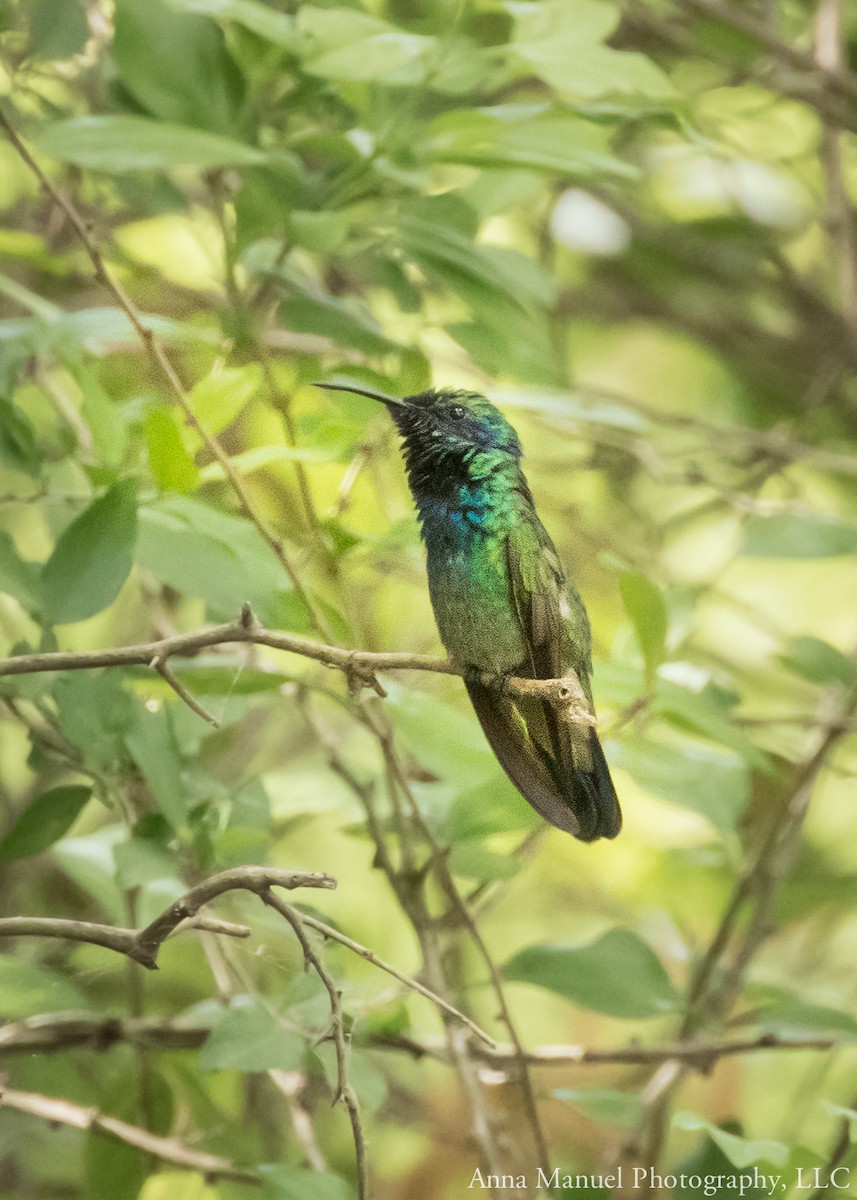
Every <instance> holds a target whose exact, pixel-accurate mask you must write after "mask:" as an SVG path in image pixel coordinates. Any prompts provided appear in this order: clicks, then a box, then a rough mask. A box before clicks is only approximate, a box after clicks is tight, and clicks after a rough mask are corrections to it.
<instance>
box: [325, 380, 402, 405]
mask: <svg viewBox="0 0 857 1200" xmlns="http://www.w3.org/2000/svg"><path fill="white" fill-rule="evenodd" d="M313 387H319V388H324V390H325V391H326V392H352V393H353V394H354V395H355V396H367V397H368V398H369V399H370V400H380V402H381V403H382V404H393V405H395V406H396V407H397V408H406V407H407V405H406V404H405V401H404V400H400V399H399V398H398V397H397V396H388V395H387V393H386V392H377V391H375V389H374V388H367V387H357V385H356V384H353V383H314V384H313Z"/></svg>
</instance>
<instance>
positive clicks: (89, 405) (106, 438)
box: [77, 364, 128, 469]
mask: <svg viewBox="0 0 857 1200" xmlns="http://www.w3.org/2000/svg"><path fill="white" fill-rule="evenodd" d="M77 375H78V381H79V383H80V386H81V389H82V391H83V404H82V406H81V413H82V415H83V419H84V420H85V421H86V423H87V425H88V426H89V429H90V432H91V433H92V448H93V450H94V452H95V454H96V456H97V458H98V461H99V462H100V463H102V464H103V465H104V466H105V467H110V468H112V469H115V468H117V467H118V466H119V464H120V463H121V462H122V458H123V456H124V454H125V447H126V443H127V440H128V439H127V433H126V429H125V422H124V421H123V419H122V414H121V412H120V410H119V406H118V405H117V404H114V403H112V401H111V400H110V397H109V396H108V395H107V393H106V392H105V391H104V388H103V387H102V386H101V384H100V383H99V381H98V377H97V375H96V371H95V368H94V367H93V366H92V365H91V364H90V365H88V366H87V367H85V368H83V369H81V370H79V371H78V372H77Z"/></svg>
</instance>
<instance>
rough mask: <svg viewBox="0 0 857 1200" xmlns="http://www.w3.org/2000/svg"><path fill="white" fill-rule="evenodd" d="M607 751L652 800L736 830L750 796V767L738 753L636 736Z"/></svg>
mask: <svg viewBox="0 0 857 1200" xmlns="http://www.w3.org/2000/svg"><path fill="white" fill-rule="evenodd" d="M607 746H608V748H609V753H608V757H609V760H610V762H611V764H612V765H613V766H617V767H622V768H623V769H624V770H626V771H627V772H628V773H629V774H630V775H632V776H633V777H634V779H635V780H636V781H637V783H638V784H639V785H640V786H641V787H642V788H645V790H646V791H648V792H651V793H652V795H654V796H661V797H662V798H663V799H664V800H669V801H670V802H671V803H673V804H679V805H681V806H682V807H683V808H689V809H692V810H693V811H694V812H698V813H701V814H702V816H704V817H707V818H708V820H709V821H711V823H712V825H714V826H715V827H716V828H717V829H719V830H721V831H722V832H724V833H729V832H731V831H732V830H734V828H735V825H736V822H737V820H738V818H739V817H740V815H741V813H742V812H743V811H744V807H745V805H746V803H747V800H748V798H749V794H750V782H749V772H748V768H747V763H746V762H745V761H744V759H743V758H741V757H740V756H739V755H738V754H736V753H734V751H730V750H726V749H723V748H720V747H718V746H708V745H705V744H704V743H702V742H691V741H690V740H689V739H682V740H681V741H676V742H665V741H664V742H661V741H655V740H654V739H653V738H643V737H634V736H632V735H629V736H628V737H623V738H622V740H621V741H616V742H612V741H611V742H609V743H607Z"/></svg>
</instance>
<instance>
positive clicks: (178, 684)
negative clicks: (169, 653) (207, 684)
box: [152, 657, 220, 729]
mask: <svg viewBox="0 0 857 1200" xmlns="http://www.w3.org/2000/svg"><path fill="white" fill-rule="evenodd" d="M152 666H153V667H154V669H155V670H156V671H157V672H158V674H159V675H160V677H161V678H162V679H164V680H166V682H167V683H168V684H169V685H170V687H171V688H172V689H173V691H174V692H175V693H176V695H177V696H179V697H180V698H181V699H182V700H184V702H185V704H186V705H187V706H188V708H189V709H190V710H191V711H192V712H195V713H196V715H197V716H198V717H202V719H203V721H207V722H208V724H209V725H213V726H214V728H215V729H219V728H220V722H219V721H218V719H217V717H213V716H212V715H211V713H210V712H207V711H206V710H205V709H204V708H203V707H202V705H201V704H200V703H199V701H197V700H195V699H194V697H193V696H192V695H191V694H190V692H189V691H188V690H187V688H186V687H185V685H184V684H183V683H182V681H181V680H180V679H177V678H176V677H175V675H174V674H173V672H172V671H171V669H170V667H169V666H168V665H167V661H166V659H165V658H160V657H159V658H155V659H153V660H152Z"/></svg>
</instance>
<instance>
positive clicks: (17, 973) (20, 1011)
mask: <svg viewBox="0 0 857 1200" xmlns="http://www.w3.org/2000/svg"><path fill="white" fill-rule="evenodd" d="M86 1007H87V1003H86V999H85V998H84V996H83V995H82V994H81V993H80V992H79V991H78V990H77V988H76V987H74V986H73V985H72V984H71V983H69V981H68V980H67V979H64V978H63V977H62V976H61V975H57V974H55V973H54V972H53V971H49V970H48V969H47V968H46V967H40V966H38V965H37V964H36V963H34V962H28V961H27V959H25V958H19V957H17V956H16V955H14V954H0V1016H2V1017H6V1018H12V1019H14V1018H15V1017H31V1016H34V1015H35V1014H36V1013H44V1012H58V1011H59V1010H60V1009H64V1008H67V1009H85V1008H86Z"/></svg>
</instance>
